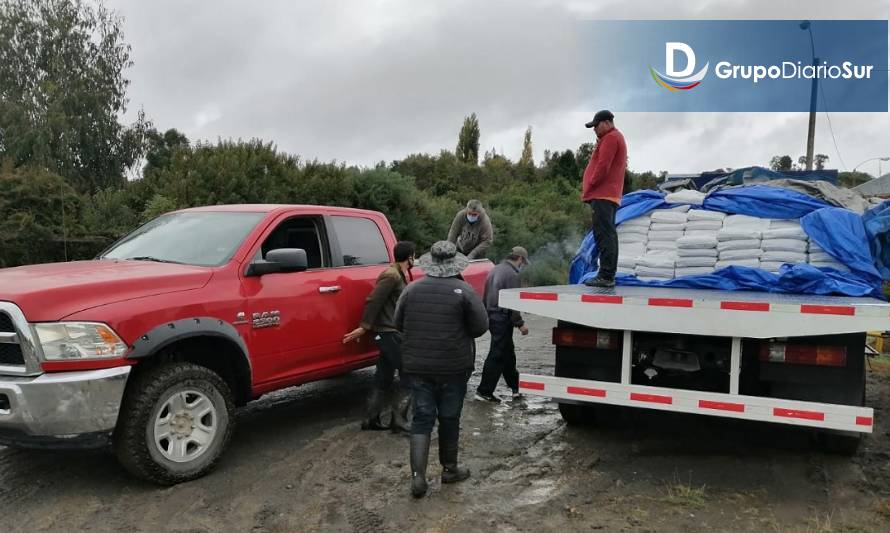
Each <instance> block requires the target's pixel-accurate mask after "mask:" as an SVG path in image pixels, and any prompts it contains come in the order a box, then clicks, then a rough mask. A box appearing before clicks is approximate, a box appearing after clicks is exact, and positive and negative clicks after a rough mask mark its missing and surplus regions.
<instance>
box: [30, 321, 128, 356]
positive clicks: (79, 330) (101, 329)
mask: <svg viewBox="0 0 890 533" xmlns="http://www.w3.org/2000/svg"><path fill="white" fill-rule="evenodd" d="M34 330H35V331H36V332H37V338H38V339H39V340H40V346H41V347H42V348H43V356H44V358H45V359H46V360H47V361H60V360H70V359H111V358H114V357H121V356H123V355H124V354H125V353H126V351H127V345H126V343H124V341H122V340H121V338H120V337H118V336H117V333H115V332H114V331H112V329H111V328H109V327H108V326H106V325H105V324H98V323H95V322H57V323H53V324H35V325H34Z"/></svg>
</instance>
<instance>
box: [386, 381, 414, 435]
mask: <svg viewBox="0 0 890 533" xmlns="http://www.w3.org/2000/svg"><path fill="white" fill-rule="evenodd" d="M410 408H411V393H410V392H409V391H407V390H405V389H402V388H399V389H396V392H395V394H394V398H393V402H392V415H391V417H390V420H389V429H390V430H392V432H393V433H397V434H401V435H406V436H407V435H409V434H410V433H411V422H410V421H409V420H408V410H409V409H410Z"/></svg>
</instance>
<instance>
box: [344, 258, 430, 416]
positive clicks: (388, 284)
mask: <svg viewBox="0 0 890 533" xmlns="http://www.w3.org/2000/svg"><path fill="white" fill-rule="evenodd" d="M415 250H416V246H415V245H414V243H413V242H408V241H400V242H397V243H396V245H395V246H394V247H393V250H392V253H393V258H394V259H395V262H394V263H393V264H392V265H391V266H390V267H389V268H387V269H386V270H384V271H383V272H381V273H380V276H378V277H377V283H376V284H375V285H374V290H373V291H371V294H369V295H368V298H367V300H366V301H365V311H364V313H363V314H362V321H361V324H359V327H358V328H356V329H354V330H352V331H350V332H349V333H347V334H346V336H344V337H343V344H346V343H347V342H351V341H354V340H358V339H359V338H360V337H361V336H362V335H364V334H365V333H366V332H368V331H374V332H375V333H377V336H376V337H375V338H374V340H375V341H377V346H379V347H380V358H379V359H377V369H376V370H375V371H374V388H373V389H371V394H370V396H368V405H367V409H366V415H365V419H364V420H363V421H362V429H365V430H385V429H392V431H393V432H405V433H407V432H408V420H407V415H408V406H409V405H408V404H409V403H410V399H411V396H410V391H409V389H408V383H407V381H408V380H406V379H405V377H404V376H403V375H402V354H401V344H402V339H401V334H400V333H399V332H398V330H397V329H396V327H395V314H396V303H397V302H398V301H399V297H400V296H401V295H402V291H403V290H404V289H405V286H406V285H407V284H408V276H409V271H410V270H411V267H413V266H414V253H415ZM396 370H398V371H399V390H398V392H397V393H396V394H395V395H394V401H392V402H391V405H392V415H391V417H390V424H389V426H388V427H387V426H385V425H384V424H382V423H381V422H380V411H381V410H382V409H383V400H384V398H385V397H386V395H387V392H388V391H389V390H390V388H392V384H393V378H394V375H395V372H396Z"/></svg>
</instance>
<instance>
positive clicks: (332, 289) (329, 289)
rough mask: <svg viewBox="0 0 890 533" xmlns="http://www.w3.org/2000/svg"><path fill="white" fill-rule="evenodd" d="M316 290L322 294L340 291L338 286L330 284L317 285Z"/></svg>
mask: <svg viewBox="0 0 890 533" xmlns="http://www.w3.org/2000/svg"><path fill="white" fill-rule="evenodd" d="M318 292H320V293H322V294H331V293H335V292H340V286H339V285H332V286H330V287H319V288H318Z"/></svg>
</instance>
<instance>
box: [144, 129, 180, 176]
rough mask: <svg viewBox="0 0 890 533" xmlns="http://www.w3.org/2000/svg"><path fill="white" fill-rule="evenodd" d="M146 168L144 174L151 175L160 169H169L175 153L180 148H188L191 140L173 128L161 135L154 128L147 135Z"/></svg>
mask: <svg viewBox="0 0 890 533" xmlns="http://www.w3.org/2000/svg"><path fill="white" fill-rule="evenodd" d="M145 141H146V151H145V168H144V169H143V174H150V173H152V172H154V171H156V170H158V169H163V168H167V167H168V166H170V162H171V160H172V158H173V152H174V151H175V150H177V149H179V148H188V146H189V140H188V137H186V136H185V135H184V134H183V133H180V132H179V131H178V130H176V129H175V128H171V129H169V130H167V131H165V132H164V133H160V132H159V131H157V130H156V129H154V128H151V129H149V130H148V132H147V133H146V135H145Z"/></svg>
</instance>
